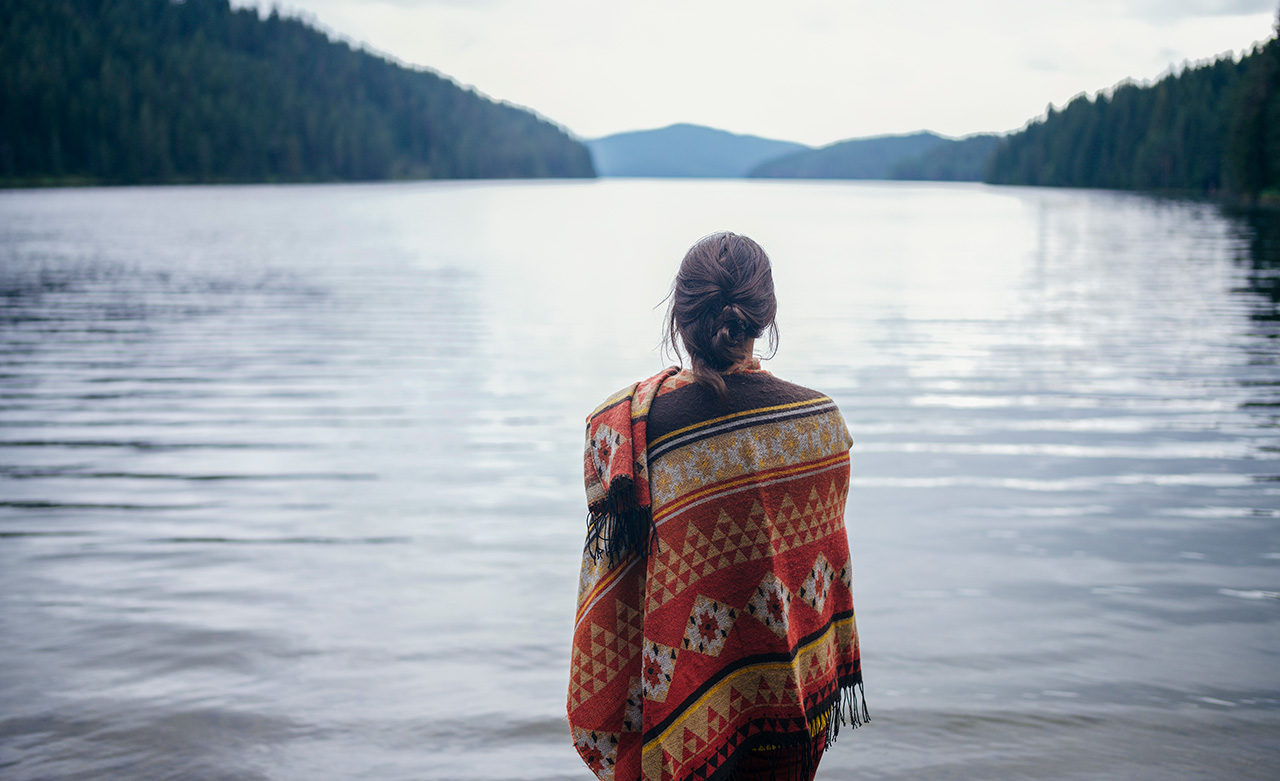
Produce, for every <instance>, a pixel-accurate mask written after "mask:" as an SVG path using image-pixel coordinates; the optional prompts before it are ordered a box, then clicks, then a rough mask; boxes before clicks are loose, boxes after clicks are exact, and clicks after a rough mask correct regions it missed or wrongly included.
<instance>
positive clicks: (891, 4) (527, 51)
mask: <svg viewBox="0 0 1280 781" xmlns="http://www.w3.org/2000/svg"><path fill="white" fill-rule="evenodd" d="M233 3H235V4H236V5H254V6H258V7H264V6H265V7H270V6H272V5H278V6H279V7H280V8H281V9H282V10H283V11H285V12H288V13H290V14H291V15H302V16H305V17H306V18H308V19H310V20H311V21H313V22H317V23H319V25H320V26H322V27H323V28H325V29H327V30H328V31H330V32H332V33H338V34H340V35H341V36H342V37H344V38H346V39H348V40H351V41H353V42H360V43H363V44H366V45H367V46H368V47H370V48H372V49H374V50H376V51H379V52H383V53H386V54H389V55H392V56H393V57H395V58H397V59H399V60H401V61H403V62H405V63H409V64H413V65H421V66H426V67H429V68H432V69H434V70H436V71H438V72H440V73H443V74H446V75H448V76H450V77H452V78H453V79H455V80H457V81H458V82H460V83H462V84H465V85H469V86H472V87H474V88H476V89H477V90H479V91H480V92H483V93H484V94H486V95H489V96H490V97H494V98H499V99H502V100H506V101H509V102H512V103H516V104H519V105H522V106H528V107H530V108H532V109H534V110H536V111H537V112H538V113H540V114H542V115H544V116H546V117H548V118H550V119H552V120H554V121H555V122H557V123H559V124H561V125H563V126H565V127H566V128H568V129H569V130H570V131H571V132H573V133H576V134H577V135H579V136H581V137H583V138H595V137H598V136H603V135H608V134H610V133H616V132H620V131H624V130H637V129H644V128H654V127H662V126H664V125H668V124H671V123H673V122H693V123H696V124H701V125H709V126H711V127H717V128H721V129H724V130H731V131H733V132H735V133H751V134H755V135H762V136H767V137H770V138H779V139H785V140H789V141H799V142H802V143H806V144H810V145H815V146H816V145H822V144H828V143H831V142H833V141H838V140H842V139H846V138H853V137H859V136H868V135H878V134H884V133H904V132H910V131H914V130H922V129H928V130H934V131H937V132H940V133H943V134H947V135H953V136H960V135H967V134H969V133H977V132H983V131H1007V130H1013V129H1016V128H1018V127H1021V126H1022V125H1023V124H1024V123H1025V122H1026V121H1027V120H1028V119H1030V118H1032V117H1035V116H1037V115H1040V114H1042V113H1043V112H1044V110H1045V107H1046V106H1047V105H1048V104H1049V103H1054V104H1055V105H1059V106H1060V105H1063V104H1064V103H1066V102H1067V101H1068V100H1070V98H1071V97H1072V96H1073V95H1076V94H1078V93H1080V92H1088V93H1090V94H1092V93H1094V92H1096V91H1098V90H1099V89H1105V88H1108V87H1110V86H1112V85H1114V84H1115V83H1116V82H1118V81H1120V80H1122V79H1125V78H1132V79H1135V80H1138V81H1143V80H1150V79H1153V78H1154V77H1157V76H1159V75H1160V74H1162V73H1163V72H1166V71H1167V70H1168V69H1169V68H1170V66H1180V65H1181V63H1182V62H1183V61H1187V60H1190V61H1192V62H1195V61H1197V60H1204V59H1207V58H1211V57H1214V56H1216V55H1218V54H1222V53H1225V52H1235V53H1236V55H1237V56H1238V55H1239V54H1240V53H1241V52H1242V51H1243V50H1245V49H1247V48H1248V47H1249V46H1251V45H1252V44H1253V43H1254V42H1256V41H1261V40H1265V39H1266V38H1268V37H1270V35H1271V34H1272V24H1273V21H1274V18H1275V14H1276V7H1277V2H1276V0H969V1H968V2H955V0H950V1H946V0H916V1H915V2H912V1H911V0H898V1H897V2H895V1H894V0H870V1H864V0H823V1H821V2H814V1H811V0H644V2H639V1H638V0H637V1H634V2H632V1H630V0H279V2H270V0H233Z"/></svg>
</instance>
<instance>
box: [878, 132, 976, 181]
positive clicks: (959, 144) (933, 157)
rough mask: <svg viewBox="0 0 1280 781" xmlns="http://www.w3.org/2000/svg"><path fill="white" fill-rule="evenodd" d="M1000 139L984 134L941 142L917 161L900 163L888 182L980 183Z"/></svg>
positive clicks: (895, 164)
mask: <svg viewBox="0 0 1280 781" xmlns="http://www.w3.org/2000/svg"><path fill="white" fill-rule="evenodd" d="M999 143H1000V136H997V135H994V134H991V133H984V134H982V135H977V136H969V137H968V138H960V139H956V140H954V141H952V140H950V139H944V143H941V144H936V145H934V146H931V147H929V148H928V149H926V150H924V152H922V153H920V155H918V156H917V157H912V158H908V159H906V160H899V161H898V162H897V163H894V165H893V166H892V167H891V168H890V169H889V176H888V178H889V179H921V180H929V181H943V182H980V181H982V177H983V175H984V174H986V172H987V162H988V161H989V160H990V159H991V153H992V151H994V150H995V148H996V146H998V145H999Z"/></svg>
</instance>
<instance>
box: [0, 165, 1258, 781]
mask: <svg viewBox="0 0 1280 781" xmlns="http://www.w3.org/2000/svg"><path fill="white" fill-rule="evenodd" d="M720 228H732V229H735V230H740V231H742V232H745V233H747V234H749V235H752V236H754V237H755V238H757V239H758V240H760V242H761V243H762V244H763V245H764V246H765V247H766V249H768V250H769V251H770V253H771V255H772V256H773V258H774V262H775V266H776V277H777V283H778V289H779V297H780V325H781V331H782V346H781V349H780V351H779V353H778V356H777V357H776V358H775V359H774V360H772V361H770V362H769V363H768V364H767V366H768V367H769V368H770V369H772V370H773V371H775V372H776V373H778V374H779V375H781V376H783V377H785V378H787V379H791V380H794V381H797V382H801V383H805V384H809V385H814V386H816V387H819V388H821V389H823V390H825V391H827V392H828V393H830V394H831V395H832V397H833V398H835V399H836V401H837V402H839V403H840V406H841V408H842V410H843V411H844V413H845V416H846V418H847V419H848V421H849V425H850V430H851V432H852V433H853V435H854V438H855V440H856V441H857V443H856V444H855V446H854V449H853V453H852V456H853V471H854V487H853V491H852V493H851V499H850V507H849V514H848V519H849V529H850V538H851V543H852V549H853V552H854V564H855V569H856V582H855V592H856V598H857V604H858V609H859V628H860V630H861V633H862V638H863V646H864V654H865V657H864V665H865V670H866V677H867V695H868V699H869V704H870V708H871V712H872V716H873V718H874V721H873V723H872V725H871V726H870V727H869V728H867V729H863V730H858V731H857V732H854V733H848V734H845V735H842V737H841V739H840V741H839V743H838V744H837V745H836V746H835V747H834V748H833V750H832V751H831V752H830V753H829V754H828V755H827V757H826V759H824V762H823V771H822V772H820V774H819V777H820V778H822V777H825V778H832V779H837V778H853V777H855V776H856V777H867V778H956V779H981V778H999V779H1022V778H1063V779H1066V778H1135V779H1170V778H1268V779H1269V778H1274V777H1275V773H1276V771H1275V768H1276V766H1277V764H1278V763H1280V740H1277V735H1280V461H1277V459H1278V458H1280V224H1278V222H1277V220H1276V219H1275V217H1274V216H1272V217H1266V216H1256V215H1255V216H1252V217H1250V216H1239V215H1224V214H1223V213H1222V212H1220V211H1219V210H1218V209H1217V208H1215V207H1213V206H1211V205H1207V204H1198V203H1190V202H1176V201H1161V200H1154V199H1151V198H1147V197H1143V196H1133V195H1123V194H1113V193H1101V192H1089V191H1071V192H1067V191H1054V190H1032V189H1017V188H987V187H980V186H968V185H961V186H954V185H947V186H942V185H924V184H900V183H893V184H889V183H881V184H876V183H868V184H836V183H789V182H680V181H669V182H661V181H602V182H579V183H529V184H524V183H521V184H514V183H491V184H465V183H462V184H459V183H451V184H400V185H353V186H332V187H329V186H325V187H226V188H155V189H121V190H111V189H104V190H82V191H75V190H65V191H40V192H31V191H27V192H21V191H17V192H15V191H10V192H4V193H0V307H3V309H2V311H0V777H3V778H5V779H50V778H68V779H101V778H147V779H150V778H157V779H160V778H175V779H176V778H192V779H218V778H226V779H255V778H262V779H355V778H369V779H374V778H376V779H509V778H522V779H524V778H527V779H572V778H578V779H581V778H586V777H588V776H587V773H586V771H585V769H584V768H582V766H581V765H580V763H579V761H578V759H577V757H576V755H575V754H574V753H573V750H572V748H571V747H570V744H569V741H568V736H567V730H568V728H567V725H566V724H565V722H564V717H563V714H564V694H565V690H566V687H567V681H568V673H567V664H568V657H569V653H568V643H569V637H570V625H571V613H572V610H573V600H574V591H575V587H576V577H577V573H576V567H577V563H578V550H579V546H580V545H581V535H582V524H583V515H584V512H583V507H582V487H581V474H580V469H581V466H580V465H581V461H580V458H581V455H580V448H581V432H582V418H583V416H584V415H585V414H586V412H587V411H589V410H590V408H591V407H593V406H594V404H595V403H596V402H597V401H599V399H600V398H603V397H604V396H605V395H606V394H608V393H609V392H611V391H613V390H615V389H616V388H618V387H620V386H622V385H624V384H626V383H628V382H630V381H632V380H634V379H638V378H639V377H640V376H643V375H647V374H650V373H652V372H653V371H656V370H657V369H658V368H660V367H661V366H662V365H663V361H662V359H661V357H660V356H659V355H658V353H657V351H656V350H655V349H654V345H655V343H656V341H657V339H658V333H659V328H660V325H659V323H660V315H661V312H660V311H655V310H653V309H652V307H653V305H654V304H656V303H657V302H658V301H659V300H660V299H661V298H662V297H663V296H664V295H665V293H666V289H667V286H668V284H669V282H670V278H671V275H672V274H673V272H674V269H675V266H676V264H677V262H678V260H679V258H680V255H681V254H682V253H683V250H684V249H685V247H687V245H688V244H689V243H691V242H692V241H693V240H694V239H695V238H697V237H698V236H699V235H702V234H704V233H707V232H710V231H712V230H715V229H720Z"/></svg>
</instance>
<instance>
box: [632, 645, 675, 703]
mask: <svg viewBox="0 0 1280 781" xmlns="http://www.w3.org/2000/svg"><path fill="white" fill-rule="evenodd" d="M675 669H676V649H674V648H669V647H667V646H665V645H662V644H661V643H646V644H645V646H644V656H642V657H641V659H640V677H641V679H642V683H643V686H644V697H645V699H647V700H653V701H654V702H663V701H665V700H666V699H667V691H668V690H669V689H670V688H671V676H672V674H673V673H674V672H675Z"/></svg>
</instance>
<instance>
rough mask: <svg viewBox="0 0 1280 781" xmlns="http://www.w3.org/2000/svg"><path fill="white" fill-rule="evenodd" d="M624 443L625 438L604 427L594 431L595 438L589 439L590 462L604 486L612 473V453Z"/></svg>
mask: <svg viewBox="0 0 1280 781" xmlns="http://www.w3.org/2000/svg"><path fill="white" fill-rule="evenodd" d="M626 441H627V440H626V437H624V436H622V434H620V433H618V432H617V431H614V430H613V429H611V428H609V427H608V426H605V425H601V426H600V427H599V428H598V429H596V432H595V436H593V437H592V438H591V462H592V464H593V465H594V466H595V468H596V474H598V475H600V479H601V480H602V481H604V482H605V483H606V484H607V483H608V482H609V478H610V476H611V473H612V470H611V469H610V465H611V464H612V463H613V451H615V450H617V449H618V446H619V445H621V444H623V443H624V442H626Z"/></svg>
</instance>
